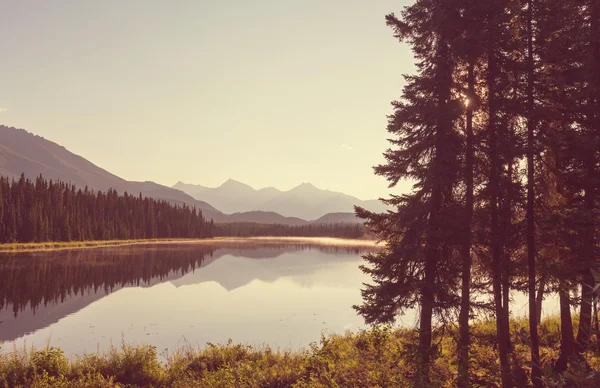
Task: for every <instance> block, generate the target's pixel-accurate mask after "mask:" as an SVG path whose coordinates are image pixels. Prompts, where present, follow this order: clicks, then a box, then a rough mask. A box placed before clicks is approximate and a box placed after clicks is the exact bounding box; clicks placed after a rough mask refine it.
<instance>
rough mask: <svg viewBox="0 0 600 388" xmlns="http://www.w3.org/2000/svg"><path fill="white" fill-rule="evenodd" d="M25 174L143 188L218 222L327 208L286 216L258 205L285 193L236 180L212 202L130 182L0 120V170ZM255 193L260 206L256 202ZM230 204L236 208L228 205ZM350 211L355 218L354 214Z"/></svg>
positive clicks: (265, 219)
mask: <svg viewBox="0 0 600 388" xmlns="http://www.w3.org/2000/svg"><path fill="white" fill-rule="evenodd" d="M21 173H24V174H25V176H26V177H28V178H35V177H37V176H38V175H40V174H41V175H42V176H43V177H44V178H46V179H51V180H60V181H63V182H67V183H71V184H74V185H76V186H77V187H79V188H84V187H86V186H87V187H88V188H89V189H93V190H97V191H106V190H107V189H109V188H113V189H115V190H116V191H117V192H119V193H123V192H125V191H126V192H128V193H130V194H135V195H137V194H139V193H142V195H143V196H146V197H151V198H155V199H163V200H166V201H169V202H171V203H177V204H184V203H185V204H187V205H189V206H195V207H196V208H198V209H201V210H202V212H203V214H204V216H205V217H206V218H209V219H213V220H214V221H215V222H257V223H265V224H283V225H303V224H307V223H308V221H306V219H313V218H318V217H320V216H321V215H323V214H325V213H326V211H325V210H323V211H324V212H323V213H321V214H320V215H319V216H316V217H307V218H303V217H293V216H283V215H281V214H277V212H275V211H263V210H262V209H258V207H259V206H258V204H259V202H260V201H269V200H273V201H274V200H275V198H276V197H280V195H281V194H284V192H281V191H279V190H277V189H274V188H272V187H271V188H266V189H262V190H254V189H253V188H252V187H250V186H248V185H244V184H243V183H240V182H236V181H233V180H229V181H227V182H226V183H225V184H223V185H222V186H221V190H217V191H215V190H214V189H211V188H204V189H205V190H206V192H207V193H209V192H210V193H211V194H210V195H208V196H207V197H208V198H210V199H211V201H205V200H198V199H195V198H193V196H191V195H189V194H187V193H185V192H184V191H182V190H180V189H178V187H175V188H170V187H167V186H163V185H160V184H157V183H154V182H150V181H147V182H134V181H127V180H125V179H122V178H120V177H118V176H116V175H114V174H112V173H110V172H108V171H106V170H104V169H102V168H101V167H98V166H96V165H95V164H93V163H92V162H90V161H88V160H86V159H85V158H83V157H81V156H79V155H76V154H74V153H73V152H71V151H69V150H67V149H66V148H65V147H63V146H60V145H58V144H56V143H54V142H52V141H50V140H47V139H44V138H43V137H41V136H37V135H34V134H32V133H29V132H27V131H26V130H24V129H18V128H12V127H7V126H4V125H0V175H2V176H8V177H9V178H15V179H17V178H19V176H20V175H21ZM176 186H180V187H182V188H185V189H186V191H190V192H191V191H193V192H195V193H196V194H198V193H199V192H201V191H202V190H203V188H202V186H194V185H184V184H178V185H176ZM246 197H248V198H246ZM252 198H256V199H255V201H256V205H253V204H252V202H251V201H252ZM213 202H214V203H220V204H225V208H226V209H228V210H227V211H226V212H225V213H234V214H225V213H223V212H222V211H220V210H217V208H218V207H219V206H217V208H215V207H213V206H212V205H210V204H209V203H213ZM288 205H289V202H288ZM232 208H233V209H234V210H230V209H232ZM350 211H351V209H350ZM348 216H349V217H353V214H349V215H348ZM327 222H328V221H327Z"/></svg>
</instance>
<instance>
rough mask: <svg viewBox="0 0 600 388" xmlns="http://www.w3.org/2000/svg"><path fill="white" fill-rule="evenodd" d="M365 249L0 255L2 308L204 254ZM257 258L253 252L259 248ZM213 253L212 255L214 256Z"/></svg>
mask: <svg viewBox="0 0 600 388" xmlns="http://www.w3.org/2000/svg"><path fill="white" fill-rule="evenodd" d="M365 249H367V248H364V247H344V246H324V245H312V244H305V243H282V244H279V243H277V244H273V243H269V244H264V243H252V244H248V243H227V242H225V243H218V244H217V243H210V244H177V245H164V246H146V247H139V246H138V247H121V248H117V249H114V248H112V249H111V248H109V249H84V250H71V251H58V252H50V253H29V254H12V255H3V256H2V257H1V260H0V279H2V281H1V282H0V309H9V308H12V311H13V313H14V315H15V317H16V316H17V315H18V314H19V313H20V312H22V311H24V310H26V309H29V308H31V309H33V311H34V312H35V310H36V309H37V308H38V307H39V306H41V305H44V306H45V305H47V304H49V303H63V302H64V301H65V300H66V299H67V298H69V297H70V296H73V295H77V294H80V295H84V294H85V293H87V292H98V291H99V290H104V291H105V292H106V293H110V292H112V291H113V290H115V289H118V288H121V287H127V286H147V285H150V284H151V282H153V281H156V280H159V281H160V280H163V279H166V278H167V277H169V276H183V275H185V274H187V273H188V272H190V271H194V270H196V269H199V268H200V267H201V266H202V265H203V263H204V261H205V260H206V259H208V258H212V259H213V260H214V259H217V258H218V257H220V256H222V255H224V254H227V251H231V250H234V251H239V252H240V253H241V254H240V255H241V256H246V257H250V258H254V257H269V255H268V254H264V250H272V251H273V253H275V255H274V256H271V257H276V256H277V255H278V254H277V252H281V251H286V252H289V251H304V250H319V251H321V252H325V253H335V254H342V253H345V254H352V255H359V254H361V252H364V250H365ZM259 250H260V253H259V252H257V253H259V255H257V256H253V255H252V251H259ZM213 256H214V257H213Z"/></svg>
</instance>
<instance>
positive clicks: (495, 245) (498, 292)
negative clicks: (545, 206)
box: [487, 12, 512, 388]
mask: <svg viewBox="0 0 600 388" xmlns="http://www.w3.org/2000/svg"><path fill="white" fill-rule="evenodd" d="M492 15H493V12H492V13H491V15H490V16H492ZM489 22H490V26H491V25H492V24H493V23H494V22H495V21H494V20H493V17H490V20H489ZM490 28H491V27H490ZM490 35H491V36H490V39H488V77H487V84H488V95H489V97H488V100H489V101H488V110H489V122H488V133H489V134H490V158H491V165H490V182H489V184H490V193H491V198H490V213H491V217H490V218H491V220H490V221H491V231H492V236H491V237H492V241H491V245H492V288H493V293H494V304H495V311H496V333H497V336H498V353H499V356H500V369H501V374H502V387H503V388H509V387H512V377H511V370H510V363H509V359H508V351H509V349H508V347H507V344H508V341H509V338H510V336H508V337H509V338H507V333H506V332H505V328H506V327H507V326H508V322H504V321H505V311H504V309H503V307H502V299H503V293H502V273H503V268H502V261H503V257H502V249H501V241H500V227H499V226H500V225H499V220H498V197H499V191H500V190H499V176H498V172H499V158H498V138H497V133H496V131H497V125H496V115H497V112H496V101H495V99H496V95H495V94H496V91H495V86H496V78H497V74H496V73H497V71H498V70H497V67H496V58H495V55H496V54H495V51H494V41H493V39H492V37H493V33H491V34H490Z"/></svg>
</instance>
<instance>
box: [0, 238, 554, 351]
mask: <svg viewBox="0 0 600 388" xmlns="http://www.w3.org/2000/svg"><path fill="white" fill-rule="evenodd" d="M344 244H348V245H344ZM356 244H362V246H361V245H356ZM375 250H376V248H375V247H373V246H369V244H368V243H365V242H357V241H353V242H352V241H343V242H342V243H341V244H340V241H339V240H332V239H326V240H318V239H315V240H311V239H305V240H303V241H302V242H298V241H296V242H290V241H287V242H285V241H282V240H263V239H259V240H256V239H248V240H237V241H233V240H229V241H215V242H203V243H200V244H192V243H185V244H168V245H167V244H164V245H137V246H128V247H127V246H126V247H119V248H98V249H84V250H66V251H54V252H37V253H23V254H0V342H1V343H2V344H1V345H0V346H1V347H2V350H3V351H10V350H12V349H14V348H15V347H17V348H18V349H22V348H23V346H27V347H29V346H32V345H33V346H35V347H44V346H46V345H47V344H50V345H52V346H57V347H60V348H61V349H63V350H64V351H65V353H67V354H68V355H73V354H83V353H92V352H96V351H103V350H105V349H107V348H108V347H109V346H110V345H111V344H114V345H118V344H120V343H121V342H122V341H125V342H127V343H129V344H151V345H154V346H156V347H157V349H158V351H159V352H162V351H163V350H164V349H174V348H177V347H180V346H183V345H186V344H189V345H192V346H205V345H206V344H207V343H208V342H211V343H226V342H227V340H228V339H230V338H231V339H232V340H233V341H234V342H235V343H243V344H251V345H264V344H268V345H270V346H271V347H273V348H279V349H298V348H301V347H306V346H307V345H309V344H310V343H311V342H315V341H319V339H320V336H321V333H327V332H336V333H343V332H344V331H346V330H352V331H355V330H358V329H360V328H363V327H365V326H364V323H363V320H362V318H360V317H359V316H357V315H356V313H355V311H354V310H353V309H352V305H354V304H359V303H360V302H361V295H360V288H361V287H362V284H363V282H368V281H369V278H368V277H367V276H366V275H364V274H363V273H362V272H361V271H360V270H359V268H358V266H359V265H360V264H362V263H363V260H362V258H361V255H362V254H364V253H366V252H368V251H375ZM513 298H514V302H513V306H512V308H511V311H512V313H513V314H514V315H524V314H526V313H527V299H526V297H525V296H524V295H513ZM555 299H556V298H551V300H549V301H548V302H547V303H545V304H544V315H549V314H555V313H557V312H558V303H557V301H556V300H555ZM399 324H401V325H408V326H410V325H414V324H415V312H414V311H410V312H409V313H408V314H407V315H406V316H404V317H402V318H400V320H399Z"/></svg>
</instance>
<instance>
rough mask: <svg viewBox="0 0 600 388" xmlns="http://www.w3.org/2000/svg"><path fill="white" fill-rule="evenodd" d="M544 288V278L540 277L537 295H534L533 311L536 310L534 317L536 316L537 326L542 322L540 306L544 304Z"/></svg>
mask: <svg viewBox="0 0 600 388" xmlns="http://www.w3.org/2000/svg"><path fill="white" fill-rule="evenodd" d="M545 288H546V277H545V276H542V278H541V279H540V284H539V288H538V291H537V295H536V301H535V309H536V312H535V313H536V314H535V315H536V316H537V322H538V324H539V323H540V322H542V304H543V302H544V291H545Z"/></svg>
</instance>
